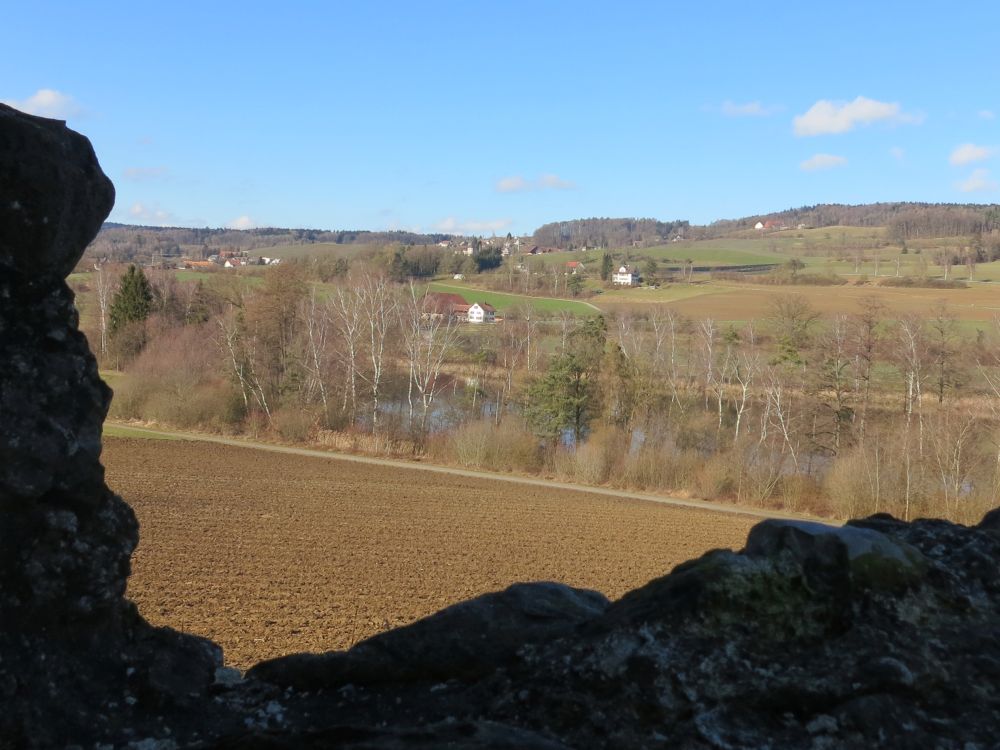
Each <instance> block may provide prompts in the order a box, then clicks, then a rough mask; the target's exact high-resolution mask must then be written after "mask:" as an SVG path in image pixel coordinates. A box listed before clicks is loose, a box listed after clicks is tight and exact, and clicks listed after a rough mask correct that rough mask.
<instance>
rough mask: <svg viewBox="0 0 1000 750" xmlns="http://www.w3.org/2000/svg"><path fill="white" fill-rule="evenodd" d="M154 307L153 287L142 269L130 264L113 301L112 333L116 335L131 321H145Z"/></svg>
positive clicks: (111, 315) (111, 314)
mask: <svg viewBox="0 0 1000 750" xmlns="http://www.w3.org/2000/svg"><path fill="white" fill-rule="evenodd" d="M152 308H153V288H152V287H151V286H150V285H149V279H147V278H146V275H145V274H144V273H143V272H142V269H140V268H138V267H136V266H135V265H130V266H129V267H128V270H127V271H125V274H124V275H123V276H122V279H121V283H120V284H119V285H118V291H117V292H116V293H115V296H114V299H113V300H112V301H111V311H110V318H111V333H112V335H114V334H115V333H117V332H118V331H119V330H121V329H122V328H124V327H125V326H126V325H128V324H129V323H136V322H139V321H143V320H145V319H146V318H148V317H149V313H150V310H152Z"/></svg>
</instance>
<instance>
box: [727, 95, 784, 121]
mask: <svg viewBox="0 0 1000 750" xmlns="http://www.w3.org/2000/svg"><path fill="white" fill-rule="evenodd" d="M783 109H784V107H781V106H779V105H771V106H768V105H765V104H762V103H761V102H758V101H752V102H746V103H745V104H737V103H736V102H731V101H729V100H728V99H727V100H726V101H724V102H723V103H722V114H724V115H725V116H726V117H769V116H770V115H774V114H777V113H778V112H780V111H781V110H783Z"/></svg>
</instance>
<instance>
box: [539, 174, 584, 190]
mask: <svg viewBox="0 0 1000 750" xmlns="http://www.w3.org/2000/svg"><path fill="white" fill-rule="evenodd" d="M538 187H540V188H541V189H542V190H546V189H548V190H572V189H573V188H575V187H576V185H574V184H573V183H572V182H570V181H569V180H564V179H563V178H562V177H559V176H558V175H554V174H543V175H542V176H541V177H539V178H538Z"/></svg>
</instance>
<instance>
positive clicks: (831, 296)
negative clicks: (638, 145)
mask: <svg viewBox="0 0 1000 750" xmlns="http://www.w3.org/2000/svg"><path fill="white" fill-rule="evenodd" d="M675 286H680V287H687V286H690V287H695V288H697V289H698V291H697V292H695V293H690V294H684V293H682V292H681V291H674V287H675ZM779 295H797V296H801V297H803V298H805V299H806V300H808V301H809V303H810V304H811V305H812V306H813V307H814V308H816V310H818V311H819V312H820V313H822V315H823V316H824V317H830V316H832V315H837V314H840V313H847V314H850V313H856V312H858V311H859V310H860V307H859V304H860V302H861V301H862V300H865V299H870V298H872V297H876V298H878V299H879V300H881V301H882V302H883V303H884V304H885V306H886V309H887V316H888V317H891V318H892V317H895V318H898V317H901V316H903V315H906V314H910V313H917V314H920V315H925V316H926V315H928V314H929V313H930V311H931V309H932V308H933V307H934V306H935V305H937V304H938V303H940V302H945V303H947V305H948V308H949V310H950V312H951V313H952V314H953V315H955V316H956V317H957V318H958V319H959V320H962V321H968V322H969V323H971V324H991V322H992V321H993V319H994V318H995V317H996V316H997V315H1000V287H997V286H995V285H992V284H988V283H987V284H972V285H970V286H969V288H967V289H919V288H900V287H887V286H873V285H867V284H866V285H855V284H845V285H841V286H758V285H751V284H724V283H720V282H701V283H695V284H690V285H666V286H663V287H661V288H660V289H655V290H644V289H629V290H623V291H620V292H609V293H606V294H604V295H602V296H601V297H599V298H597V299H598V301H599V304H600V306H601V308H602V309H605V310H621V309H624V308H631V309H635V310H638V311H641V310H642V308H643V306H644V305H648V304H650V303H655V302H666V303H668V304H669V305H670V307H671V308H672V309H674V310H676V311H677V312H680V313H683V314H684V315H687V316H689V317H691V318H694V319H704V318H714V319H715V320H717V321H720V322H743V321H747V320H754V319H761V318H766V317H768V316H770V315H771V314H772V304H773V301H774V299H775V297H777V296H779Z"/></svg>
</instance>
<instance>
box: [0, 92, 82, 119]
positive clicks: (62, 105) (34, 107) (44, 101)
mask: <svg viewBox="0 0 1000 750" xmlns="http://www.w3.org/2000/svg"><path fill="white" fill-rule="evenodd" d="M0 101H2V103H3V104H6V105H8V106H11V107H13V108H14V109H19V110H21V111H22V112H26V113H28V114H29V115H38V116H39V117H52V118H54V119H56V120H66V119H68V118H70V117H75V116H76V115H79V114H81V113H82V112H83V109H82V108H81V107H80V105H79V104H77V102H76V100H75V99H74V98H73V97H72V96H69V95H68V94H63V93H62V92H60V91H56V90H55V89H38V91H36V92H35V93H34V94H32V95H31V96H29V97H28V98H27V99H21V100H16V99H3V100H0Z"/></svg>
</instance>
